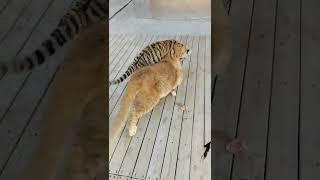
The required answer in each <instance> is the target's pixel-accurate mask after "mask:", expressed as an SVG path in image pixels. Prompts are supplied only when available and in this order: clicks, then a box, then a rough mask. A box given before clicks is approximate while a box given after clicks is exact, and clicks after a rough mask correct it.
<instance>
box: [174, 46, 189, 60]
mask: <svg viewBox="0 0 320 180" xmlns="http://www.w3.org/2000/svg"><path fill="white" fill-rule="evenodd" d="M190 54H191V50H190V49H187V48H186V46H185V45H184V44H181V43H176V44H175V45H174V46H173V48H172V50H171V56H172V57H175V58H178V59H180V60H181V61H183V60H184V59H185V58H186V57H187V56H188V55H190Z"/></svg>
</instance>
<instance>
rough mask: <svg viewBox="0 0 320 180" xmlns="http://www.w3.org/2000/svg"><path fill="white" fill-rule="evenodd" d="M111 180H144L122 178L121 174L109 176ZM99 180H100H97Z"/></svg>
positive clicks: (128, 177)
mask: <svg viewBox="0 0 320 180" xmlns="http://www.w3.org/2000/svg"><path fill="white" fill-rule="evenodd" d="M109 179H110V180H116V179H117V180H144V179H140V178H135V177H130V176H122V175H119V174H109ZM97 180H98V179H97ZM99 180H105V179H99Z"/></svg>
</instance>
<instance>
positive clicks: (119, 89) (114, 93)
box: [109, 37, 151, 114]
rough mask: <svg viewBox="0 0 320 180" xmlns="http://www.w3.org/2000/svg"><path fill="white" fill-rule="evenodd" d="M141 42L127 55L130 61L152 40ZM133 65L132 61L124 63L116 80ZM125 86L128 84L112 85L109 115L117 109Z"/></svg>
mask: <svg viewBox="0 0 320 180" xmlns="http://www.w3.org/2000/svg"><path fill="white" fill-rule="evenodd" d="M146 38H148V37H146ZM141 40H142V41H141V42H139V44H135V48H134V49H133V50H132V51H131V52H130V51H128V54H127V55H128V56H129V55H130V59H133V58H134V57H135V56H136V54H137V53H138V52H139V50H140V49H142V45H143V44H146V43H148V42H149V41H150V40H151V38H148V39H141ZM145 40H146V41H145ZM123 59H127V58H123ZM131 63H132V61H126V62H124V63H123V66H122V68H121V69H120V71H119V72H118V73H117V75H116V78H118V77H120V76H122V74H123V73H124V72H125V71H126V70H127V68H128V67H129V65H130V64H131ZM114 74H115V73H111V75H110V78H112V76H115V75H114ZM125 86H126V82H122V83H120V85H119V84H116V85H112V86H111V87H110V88H109V114H111V113H112V112H113V110H114V107H115V105H116V103H117V102H118V100H119V98H120V96H121V94H122V93H123V89H124V88H125Z"/></svg>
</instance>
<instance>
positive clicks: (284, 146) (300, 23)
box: [0, 0, 320, 180]
mask: <svg viewBox="0 0 320 180" xmlns="http://www.w3.org/2000/svg"><path fill="white" fill-rule="evenodd" d="M70 2H71V0H68V1H66V0H11V1H9V0H0V49H1V50H0V60H8V59H10V58H12V57H13V56H16V55H23V54H24V53H26V52H29V51H30V50H33V49H34V48H35V47H37V46H38V45H39V43H40V42H41V41H42V40H43V39H44V38H45V37H46V36H47V35H48V33H49V32H50V31H51V30H52V29H53V27H54V26H55V25H56V24H57V22H58V19H59V18H60V17H61V16H62V15H63V14H64V13H65V12H66V10H67V8H68V5H69V4H70ZM319 6H320V2H319V1H318V0H243V1H236V0H233V1H232V3H231V7H230V17H231V20H232V24H233V33H234V36H233V43H234V50H233V52H234V53H233V58H234V59H233V61H232V63H231V65H230V68H229V70H228V72H227V73H226V75H225V77H223V78H221V79H218V80H217V81H216V83H215V84H214V92H213V96H214V97H213V104H212V106H213V111H212V115H211V116H212V122H211V123H212V125H213V127H214V129H221V130H224V131H226V132H227V133H228V134H229V135H231V136H233V137H240V138H243V139H245V140H246V141H247V144H248V147H249V151H250V153H251V155H252V157H253V158H252V160H251V161H248V160H245V159H238V158H236V157H234V156H232V155H231V154H229V153H226V152H225V151H224V147H222V146H220V145H219V144H214V146H213V147H214V150H213V151H212V152H213V154H212V155H213V157H212V158H213V161H212V167H213V171H212V172H211V176H212V178H213V179H215V180H230V179H232V180H262V179H266V180H278V179H279V180H280V179H281V180H318V179H319V178H320V171H319V169H320V153H319V152H320V145H319V142H320V133H319V126H320V125H319V119H320V111H319V109H320V61H319V58H320V50H319V44H320V36H319V34H320V33H319V32H320V25H319V23H318V21H319V20H318V19H319V18H318V17H320V11H319V8H318V7H319ZM121 38H122V39H123V40H122V41H124V42H123V44H127V46H129V48H130V47H131V49H132V47H133V46H134V47H136V48H138V49H139V48H141V43H146V41H147V40H149V42H151V40H155V38H158V37H156V36H143V37H140V36H139V37H136V36H132V37H128V38H126V39H124V35H115V36H113V37H111V38H110V45H111V44H112V46H111V48H112V47H114V48H116V47H118V50H117V49H114V50H113V52H114V55H113V56H114V57H119V56H118V54H119V53H120V50H122V49H121V48H119V46H118V45H117V44H120V39H121ZM143 38H145V40H142V41H137V39H143ZM160 38H164V37H160ZM176 38H178V39H182V41H184V42H189V45H190V42H192V43H193V42H200V44H201V42H203V39H206V38H202V37H194V36H187V37H186V36H183V37H180V36H179V37H176ZM127 41H128V42H129V41H130V42H132V43H131V44H130V43H126V42H127ZM205 42H206V43H208V42H207V41H205ZM134 43H139V46H136V44H134ZM192 43H191V44H192ZM192 46H193V45H192ZM133 51H135V49H133V50H132V51H131V52H132V53H131V52H126V53H125V52H123V50H122V54H123V57H127V56H129V57H130V58H131V57H132V56H131V54H133ZM116 52H119V53H116ZM199 52H200V51H198V53H199ZM111 53H112V52H111ZM111 53H110V55H112V54H111ZM127 53H130V54H127ZM194 55H195V54H194V53H193V56H192V57H194ZM62 57H63V51H61V52H60V53H58V54H57V55H55V56H54V57H52V58H51V59H52V61H53V62H59V61H61V59H62ZM192 57H191V59H189V60H188V61H186V63H185V64H184V66H186V64H188V63H189V66H188V68H189V71H188V75H189V76H190V75H191V76H193V79H191V80H190V81H189V80H188V82H185V83H187V84H185V85H183V86H181V87H183V88H180V89H179V91H178V96H177V97H176V98H175V99H173V98H172V97H170V96H169V97H167V98H166V99H164V100H163V101H161V103H160V104H159V105H158V106H157V108H156V109H155V110H154V111H153V112H152V114H151V113H150V114H149V115H148V116H146V117H145V118H144V119H142V120H141V121H140V122H139V131H138V134H137V136H136V137H134V138H132V139H126V138H125V136H123V138H122V139H121V140H120V141H119V143H118V146H117V147H115V148H114V150H115V151H114V152H113V155H112V156H111V157H112V158H111V161H110V165H114V166H113V167H114V169H111V170H112V171H111V173H112V174H111V177H112V178H113V179H115V178H117V179H143V178H142V176H144V177H148V175H150V174H148V173H154V175H159V174H160V175H161V174H162V176H161V177H164V176H165V175H168V174H169V175H172V174H173V170H172V169H171V168H172V167H179V170H178V169H177V170H174V174H176V175H177V178H180V177H181V176H180V175H185V174H183V173H182V170H185V169H181V168H185V167H184V166H186V168H188V169H190V170H192V171H193V172H194V173H195V174H196V173H198V172H199V171H198V170H199V169H197V168H196V169H194V167H192V166H191V165H192V163H194V162H195V163H199V162H200V161H199V159H198V158H199V156H197V152H200V151H201V152H202V150H203V148H202V147H201V145H194V144H193V143H199V144H203V142H204V140H201V139H200V138H199V139H200V140H199V141H198V139H197V140H196V141H195V140H194V139H196V138H198V137H197V136H195V135H202V134H201V133H198V134H197V133H195V132H196V131H201V130H202V129H203V127H205V128H208V129H205V131H204V132H208V131H209V130H210V126H209V123H210V122H209V121H208V122H207V121H205V122H203V123H205V126H202V125H203V124H201V123H202V122H200V121H193V120H192V121H191V119H190V118H189V117H192V115H190V114H189V113H191V112H192V113H193V116H194V117H198V112H199V110H200V109H198V110H197V107H198V106H197V105H198V103H196V104H195V105H194V106H190V107H193V108H194V109H193V111H191V112H181V111H180V110H179V109H178V107H177V106H176V105H175V102H180V101H177V100H178V98H181V99H182V100H181V102H182V101H183V100H184V102H185V103H187V102H188V103H187V105H188V104H189V103H190V101H191V102H192V100H193V102H198V101H202V99H201V98H199V97H198V96H197V95H198V91H197V87H198V85H197V86H192V87H191V88H190V87H189V86H191V84H190V85H189V82H193V83H194V82H197V83H200V84H199V86H203V85H201V83H202V82H199V81H198V80H195V79H194V77H197V78H198V77H199V76H200V77H201V76H205V75H199V76H198V72H199V73H200V72H201V73H202V71H196V72H197V73H195V74H196V75H195V74H190V73H191V72H192V71H191V69H192V68H194V66H192V65H191V64H190V63H195V61H193V58H192ZM200 57H201V56H200ZM130 58H129V59H130ZM119 59H120V57H119V58H118V60H117V59H116V58H114V61H112V62H111V63H114V65H112V66H113V67H114V68H116V67H117V69H121V68H122V65H124V66H127V64H128V63H125V64H123V63H122V64H121V63H120V65H119V63H118V64H117V63H116V62H120V60H119ZM121 60H123V58H121ZM199 60H200V59H199ZM197 62H199V61H197ZM57 64H58V63H50V64H48V65H47V66H44V67H42V68H40V69H37V70H35V71H33V72H32V73H24V74H21V75H10V76H5V77H0V180H18V179H23V178H22V177H21V175H22V172H23V170H24V168H25V167H26V164H27V162H28V160H29V159H30V154H31V152H32V149H33V147H34V144H35V142H36V141H37V139H38V137H39V136H41V134H39V127H40V125H41V122H42V112H43V108H44V106H45V105H46V97H47V95H48V93H49V92H50V88H51V87H52V84H53V80H54V77H55V73H56V71H57V68H58V65H57ZM198 65H199V64H198ZM198 65H197V67H198ZM207 67H208V66H205V68H207ZM190 68H191V69H190ZM205 72H209V71H206V70H205ZM120 73H121V72H120ZM120 73H119V74H120ZM115 76H117V74H115V75H114V77H115ZM191 76H190V77H191ZM205 77H207V76H205ZM188 78H189V77H188ZM204 84H205V85H207V83H204ZM124 85H125V83H123V85H122V86H121V85H120V86H119V87H118V86H117V89H114V90H113V92H114V93H113V97H115V95H117V94H116V93H117V92H118V98H113V100H112V99H110V100H112V102H113V103H114V104H116V103H117V102H118V99H119V96H120V95H119V93H120V92H121V88H122V89H123V88H124V87H123V86H124ZM182 89H184V90H182ZM206 89H208V88H205V90H206ZM110 90H112V89H110ZM188 92H189V93H191V94H196V96H184V97H181V96H182V94H185V95H187V94H188ZM179 94H181V95H179ZM208 100H209V99H208V98H206V99H204V101H205V103H206V102H208ZM191 104H192V103H191ZM114 107H115V106H114ZM115 108H116V107H115ZM113 112H114V113H113V114H115V110H113ZM163 112H171V114H172V115H173V114H176V115H177V117H179V118H180V119H179V118H175V117H174V118H173V117H172V115H170V113H165V114H166V115H164V113H163ZM205 112H210V111H208V109H205ZM113 114H112V113H111V116H114V115H113ZM156 117H158V118H156ZM183 117H186V118H185V120H183V121H182V119H184V118H183ZM199 117H200V118H201V116H199ZM173 119H178V120H177V121H173ZM182 122H183V123H184V125H183V126H181V123H182ZM170 123H171V124H170ZM198 126H199V128H198ZM145 127H148V128H145ZM191 127H193V129H194V130H193V132H192V134H195V135H192V134H191V133H188V132H189V131H188V130H190V129H191ZM174 128H177V129H178V130H177V131H172V129H174ZM179 128H180V129H179ZM201 128H202V129H201ZM177 132H179V133H180V132H181V135H180V134H179V133H177ZM183 134H186V135H185V136H182V135H183ZM146 135H147V136H146ZM177 136H180V137H183V139H181V138H180V143H179V144H177V143H176V144H175V143H168V142H175V141H176V140H178V138H176V137H177ZM190 136H191V138H190ZM143 137H144V139H142V138H143ZM149 138H150V139H149ZM147 141H151V142H154V143H150V144H154V147H153V146H152V147H149V146H148V144H147V143H143V142H147ZM205 141H207V137H206V138H205ZM183 142H186V143H185V144H186V147H189V149H188V148H185V149H186V150H185V151H184V152H183V153H180V154H179V153H178V152H180V149H183V148H184V147H183V146H182V147H181V148H179V146H180V144H181V143H183ZM163 144H166V146H165V147H163V146H162V145H163ZM182 145H184V144H182ZM119 147H124V149H120V148H119ZM133 147H139V148H133ZM157 147H159V148H157ZM177 147H178V148H177ZM190 147H192V149H190ZM193 148H196V149H193ZM198 148H199V149H198ZM200 148H201V149H200ZM152 149H153V151H152ZM178 149H179V151H178ZM190 150H191V151H190ZM170 152H173V153H172V154H174V153H175V155H174V156H173V158H176V159H177V156H176V155H177V153H178V158H179V161H180V162H179V161H178V162H179V164H178V163H177V165H176V166H169V165H170V164H171V163H172V162H171V153H170ZM188 152H189V153H190V152H196V153H191V155H189V154H187V155H185V154H184V153H188ZM210 152H211V151H210ZM138 155H139V156H138ZM195 155H196V156H195ZM186 157H187V158H186ZM190 157H191V159H190ZM114 158H117V159H118V160H119V161H118V162H116V161H115V160H113V161H112V159H114ZM135 158H136V159H135ZM208 158H210V157H208ZM161 159H162V161H161ZM192 160H195V161H194V162H193V161H192ZM184 162H187V164H184ZM111 163H112V164H111ZM180 165H183V166H181V167H180ZM160 166H161V168H160V171H159V168H158V167H160ZM153 170H155V171H153ZM194 170H196V171H194ZM192 171H189V172H190V177H191V172H192ZM132 172H134V173H132ZM118 174H121V175H118ZM123 175H125V176H123ZM127 175H129V176H127ZM132 176H133V177H135V178H131V177H132ZM170 177H172V176H170ZM180 179H183V177H181V178H180ZM190 179H192V178H190Z"/></svg>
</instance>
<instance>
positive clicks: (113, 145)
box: [109, 37, 151, 160]
mask: <svg viewBox="0 0 320 180" xmlns="http://www.w3.org/2000/svg"><path fill="white" fill-rule="evenodd" d="M150 39H151V37H147V40H146V41H142V42H143V43H144V44H147V43H148V42H149V41H150ZM125 85H126V84H125V83H122V84H120V86H123V87H125ZM122 91H123V90H122ZM109 104H110V103H109ZM119 107H120V101H119V100H118V101H117V103H116V105H115V108H116V109H119ZM117 114H118V113H117V112H115V111H114V112H112V113H110V112H109V122H110V123H111V124H112V123H113V120H114V119H115V118H116V115H117ZM110 123H109V126H110ZM119 138H120V137H119ZM115 148H116V145H115V144H109V158H111V156H112V154H113V152H114V150H115ZM109 160H110V159H109Z"/></svg>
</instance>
